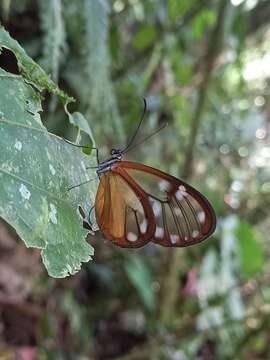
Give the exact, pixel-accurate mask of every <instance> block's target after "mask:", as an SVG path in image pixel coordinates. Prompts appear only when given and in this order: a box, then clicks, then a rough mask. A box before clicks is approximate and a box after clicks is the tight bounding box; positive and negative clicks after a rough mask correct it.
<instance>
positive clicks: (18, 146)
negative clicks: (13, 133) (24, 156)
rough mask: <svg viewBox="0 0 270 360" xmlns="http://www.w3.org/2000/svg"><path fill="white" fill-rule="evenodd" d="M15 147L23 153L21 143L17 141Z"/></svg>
mask: <svg viewBox="0 0 270 360" xmlns="http://www.w3.org/2000/svg"><path fill="white" fill-rule="evenodd" d="M14 147H15V149H17V150H18V151H21V150H22V143H21V142H20V141H18V140H16V142H15V145H14Z"/></svg>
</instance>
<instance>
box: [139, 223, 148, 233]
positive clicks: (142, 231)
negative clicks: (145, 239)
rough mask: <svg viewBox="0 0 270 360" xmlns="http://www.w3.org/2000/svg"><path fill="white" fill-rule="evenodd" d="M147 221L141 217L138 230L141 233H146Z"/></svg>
mask: <svg viewBox="0 0 270 360" xmlns="http://www.w3.org/2000/svg"><path fill="white" fill-rule="evenodd" d="M147 225H148V222H147V220H146V219H143V222H142V223H141V224H140V230H141V233H142V234H145V233H146V230H147Z"/></svg>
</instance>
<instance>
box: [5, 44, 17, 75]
mask: <svg viewBox="0 0 270 360" xmlns="http://www.w3.org/2000/svg"><path fill="white" fill-rule="evenodd" d="M0 67H1V68H2V69H4V70H5V71H7V72H10V73H12V74H15V75H19V74H20V71H19V67H18V62H17V58H16V56H15V55H14V54H13V52H12V51H10V50H8V49H6V48H2V50H1V52H0Z"/></svg>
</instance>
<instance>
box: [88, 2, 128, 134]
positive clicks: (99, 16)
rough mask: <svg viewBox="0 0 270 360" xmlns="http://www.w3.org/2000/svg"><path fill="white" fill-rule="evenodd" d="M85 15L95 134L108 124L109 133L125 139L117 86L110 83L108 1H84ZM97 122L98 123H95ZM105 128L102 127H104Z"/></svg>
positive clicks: (91, 110)
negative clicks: (115, 93) (119, 110)
mask: <svg viewBox="0 0 270 360" xmlns="http://www.w3.org/2000/svg"><path fill="white" fill-rule="evenodd" d="M83 7H84V13H85V18H84V21H85V30H86V31H85V36H86V37H85V61H86V69H85V70H86V80H87V85H88V91H89V93H88V113H87V115H88V117H89V119H90V120H92V122H93V124H94V126H95V130H96V131H97V132H101V131H102V130H103V126H107V125H104V124H108V125H109V126H108V133H110V135H117V136H118V138H123V136H124V135H123V129H122V123H121V122H120V117H119V113H118V108H117V104H116V99H115V95H114V92H113V85H112V83H111V80H110V70H109V65H110V58H109V52H108V43H107V42H108V33H109V23H108V21H109V11H110V8H109V3H108V2H107V0H96V1H95V0H83ZM94 120H95V121H94ZM102 124H103V126H100V125H102Z"/></svg>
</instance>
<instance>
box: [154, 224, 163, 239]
mask: <svg viewBox="0 0 270 360" xmlns="http://www.w3.org/2000/svg"><path fill="white" fill-rule="evenodd" d="M155 237H156V238H159V239H162V238H163V237H164V229H163V228H162V227H160V226H157V227H156V231H155Z"/></svg>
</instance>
